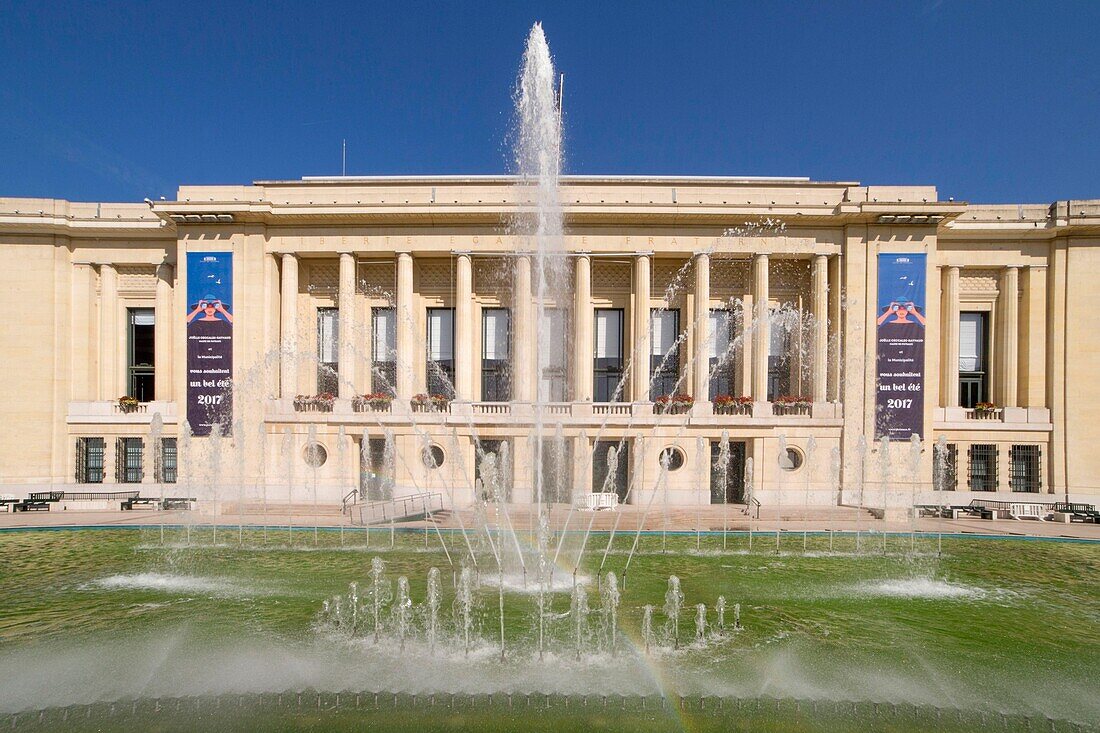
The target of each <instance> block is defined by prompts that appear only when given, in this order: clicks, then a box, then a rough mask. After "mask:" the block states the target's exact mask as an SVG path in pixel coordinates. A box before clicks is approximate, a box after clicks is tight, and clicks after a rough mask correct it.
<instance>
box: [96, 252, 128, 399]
mask: <svg viewBox="0 0 1100 733" xmlns="http://www.w3.org/2000/svg"><path fill="white" fill-rule="evenodd" d="M118 352H119V339H118V271H117V270H115V266H114V265H100V266H99V399H101V400H117V399H118V398H119V397H121V396H122V393H123V392H125V390H122V391H119V383H120V382H121V381H122V380H120V379H119V373H118V371H119V370H118Z"/></svg>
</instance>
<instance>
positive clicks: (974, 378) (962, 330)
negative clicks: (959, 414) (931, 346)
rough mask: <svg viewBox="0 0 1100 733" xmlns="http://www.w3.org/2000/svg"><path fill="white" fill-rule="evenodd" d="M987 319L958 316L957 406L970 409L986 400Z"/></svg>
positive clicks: (975, 314) (978, 314) (985, 315)
mask: <svg viewBox="0 0 1100 733" xmlns="http://www.w3.org/2000/svg"><path fill="white" fill-rule="evenodd" d="M988 319H989V314H988V313H981V312H964V313H960V314H959V405H960V406H962V407H974V406H975V405H977V404H978V403H979V402H985V401H987V400H988V399H989V380H988V369H987V368H986V353H987V351H988V345H989V328H988Z"/></svg>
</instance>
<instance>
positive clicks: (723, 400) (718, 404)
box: [714, 394, 752, 415]
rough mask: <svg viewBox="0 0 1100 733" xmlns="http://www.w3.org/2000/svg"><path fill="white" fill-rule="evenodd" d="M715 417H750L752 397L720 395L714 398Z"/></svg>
mask: <svg viewBox="0 0 1100 733" xmlns="http://www.w3.org/2000/svg"><path fill="white" fill-rule="evenodd" d="M714 414H715V415H751V414H752V397H746V396H744V395H740V396H738V397H734V396H733V395H728V394H720V395H715V397H714Z"/></svg>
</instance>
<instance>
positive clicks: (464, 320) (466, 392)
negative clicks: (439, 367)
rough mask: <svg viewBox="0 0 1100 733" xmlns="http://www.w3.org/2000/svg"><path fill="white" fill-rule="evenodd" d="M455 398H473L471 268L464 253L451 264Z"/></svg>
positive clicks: (472, 295)
mask: <svg viewBox="0 0 1100 733" xmlns="http://www.w3.org/2000/svg"><path fill="white" fill-rule="evenodd" d="M455 399H458V400H473V399H474V268H473V263H471V262H470V255H468V254H460V255H458V258H457V262H456V263H455Z"/></svg>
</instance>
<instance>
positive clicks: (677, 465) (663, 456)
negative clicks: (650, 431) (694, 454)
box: [657, 447, 684, 471]
mask: <svg viewBox="0 0 1100 733" xmlns="http://www.w3.org/2000/svg"><path fill="white" fill-rule="evenodd" d="M666 461H667V462H668V470H669V471H679V470H680V469H681V468H683V467H684V452H683V451H682V450H680V449H679V448H676V447H669V448H665V449H664V450H663V451H661V453H660V455H659V456H657V466H658V467H661V466H663V465H664V464H665V462H666Z"/></svg>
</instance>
